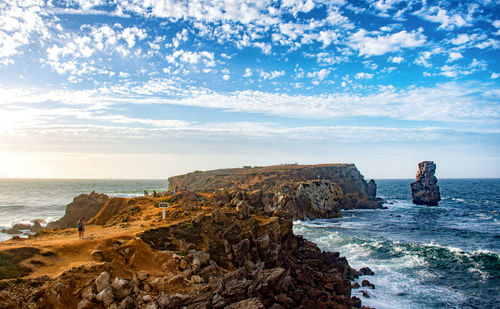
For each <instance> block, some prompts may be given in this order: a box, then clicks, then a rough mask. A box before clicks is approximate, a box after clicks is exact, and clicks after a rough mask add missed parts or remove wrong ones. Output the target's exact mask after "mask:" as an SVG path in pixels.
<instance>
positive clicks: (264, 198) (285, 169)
mask: <svg viewBox="0 0 500 309" xmlns="http://www.w3.org/2000/svg"><path fill="white" fill-rule="evenodd" d="M168 181H169V186H170V187H176V186H177V187H181V186H184V185H188V186H189V188H190V190H193V191H195V192H213V191H217V192H229V191H230V192H231V197H232V199H231V201H230V204H231V205H233V206H236V205H238V203H240V202H241V201H248V204H249V206H250V208H249V209H250V211H251V212H256V213H258V212H260V211H264V212H268V213H273V212H275V213H277V214H280V215H287V216H291V217H292V218H293V219H304V217H307V218H309V219H315V218H325V217H326V218H329V217H338V216H340V209H341V208H345V209H350V208H380V207H381V205H382V201H381V200H379V199H376V198H375V197H376V184H375V182H374V181H371V182H369V183H367V182H366V181H365V180H364V178H363V176H362V175H361V174H360V173H359V171H358V170H357V169H356V166H355V165H354V164H322V165H306V166H304V165H279V166H267V167H262V168H258V169H251V173H250V172H249V170H248V169H223V170H215V171H207V172H196V173H189V174H186V175H181V176H175V177H171V178H169V179H168ZM316 184H318V185H317V188H316V190H314V189H311V188H310V187H311V186H312V185H316ZM235 186H240V187H243V186H245V187H247V188H249V189H248V190H244V191H243V190H241V189H239V190H238V189H237V190H235ZM297 189H298V190H297ZM243 205H244V204H241V206H242V207H241V209H242V210H243V211H242V212H243V214H245V213H246V210H245V208H247V207H246V206H243Z"/></svg>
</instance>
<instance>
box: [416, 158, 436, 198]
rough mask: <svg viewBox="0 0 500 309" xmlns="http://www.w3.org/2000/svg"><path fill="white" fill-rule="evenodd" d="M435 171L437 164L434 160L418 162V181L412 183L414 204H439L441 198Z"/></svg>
mask: <svg viewBox="0 0 500 309" xmlns="http://www.w3.org/2000/svg"><path fill="white" fill-rule="evenodd" d="M435 172H436V164H434V162H433V161H424V162H420V163H419V164H418V172H417V181H415V182H412V183H411V184H410V187H411V195H412V198H413V203H414V204H417V205H428V206H437V204H438V202H439V201H440V200H441V196H440V194H439V186H438V185H436V184H437V178H436V176H434V173H435Z"/></svg>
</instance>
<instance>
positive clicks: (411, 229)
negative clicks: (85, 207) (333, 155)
mask: <svg viewBox="0 0 500 309" xmlns="http://www.w3.org/2000/svg"><path fill="white" fill-rule="evenodd" d="M411 181H412V180H410V179H408V180H376V182H377V186H378V190H377V196H378V197H381V198H383V199H384V200H385V201H386V202H385V204H384V206H386V207H387V208H388V209H376V210H350V211H343V212H342V215H343V218H339V219H320V220H314V221H296V222H294V232H295V233H296V234H301V235H303V236H304V237H306V238H307V239H309V240H311V241H313V242H315V243H317V244H318V245H319V247H320V248H321V249H322V250H325V251H339V252H340V253H341V254H342V255H344V256H346V257H347V259H348V261H349V264H350V265H351V266H352V267H354V268H356V269H359V268H361V267H365V266H368V267H369V268H370V269H372V270H373V271H374V272H375V275H374V276H364V277H360V279H359V282H360V281H361V280H363V279H368V280H369V281H370V282H372V283H374V284H375V286H376V288H375V289H373V290H372V289H370V288H360V289H353V290H352V294H353V295H355V296H358V297H359V298H361V300H362V301H363V304H364V305H368V306H372V307H375V308H378V309H383V308H481V309H483V308H500V296H499V295H500V221H499V220H500V179H440V180H439V181H438V185H439V186H440V191H441V198H442V200H441V202H440V203H439V206H437V207H427V206H417V205H413V204H412V202H411V193H410V189H409V184H410V182H411ZM167 186H168V182H167V180H48V179H47V180H40V179H0V229H2V228H9V227H11V226H12V225H13V224H14V223H27V222H29V221H30V220H32V219H35V218H41V219H44V220H46V221H51V220H55V219H57V218H59V217H61V216H62V215H64V211H65V206H66V205H67V204H68V203H70V202H71V201H72V200H73V197H75V196H77V195H79V194H81V193H87V194H88V193H90V192H92V191H93V190H95V191H97V192H99V193H106V194H108V195H110V196H122V197H134V196H141V195H142V194H143V192H144V190H148V191H149V192H152V191H153V190H156V191H165V190H166V189H167ZM10 237H11V235H7V234H4V233H0V240H5V239H8V238H10ZM360 283H361V282H360ZM361 290H364V291H366V292H368V294H369V296H370V297H369V298H366V297H363V296H362V293H361Z"/></svg>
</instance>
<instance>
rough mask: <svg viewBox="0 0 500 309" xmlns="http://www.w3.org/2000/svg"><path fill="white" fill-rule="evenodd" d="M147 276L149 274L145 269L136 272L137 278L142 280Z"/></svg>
mask: <svg viewBox="0 0 500 309" xmlns="http://www.w3.org/2000/svg"><path fill="white" fill-rule="evenodd" d="M148 277H149V274H148V273H147V272H145V271H140V272H138V273H137V280H139V281H141V282H142V281H144V280H146V279H147V278H148Z"/></svg>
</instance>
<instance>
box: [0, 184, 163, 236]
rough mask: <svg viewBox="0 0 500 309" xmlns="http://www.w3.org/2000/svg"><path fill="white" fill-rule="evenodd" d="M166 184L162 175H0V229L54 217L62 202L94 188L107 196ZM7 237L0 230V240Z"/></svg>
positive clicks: (61, 212) (159, 188) (59, 214)
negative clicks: (157, 177)
mask: <svg viewBox="0 0 500 309" xmlns="http://www.w3.org/2000/svg"><path fill="white" fill-rule="evenodd" d="M167 187H168V181H167V180H166V179H165V180H95V179H15V178H13V179H11V178H4V179H0V230H2V229H9V228H11V227H12V226H13V225H14V224H16V223H30V221H31V220H33V219H43V220H45V221H46V222H50V221H55V220H57V219H59V218H60V217H62V216H63V215H64V213H65V210H66V205H67V204H69V203H71V202H72V201H73V198H74V197H76V196H78V195H80V194H82V193H85V194H89V193H91V192H92V191H96V192H98V193H105V194H107V195H109V196H110V197H136V196H142V195H144V190H147V191H149V192H151V193H152V192H153V191H154V190H156V191H157V192H161V191H166V190H167ZM75 225H76V223H75ZM11 237H12V235H8V234H5V233H0V241H1V240H6V239H9V238H11Z"/></svg>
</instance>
